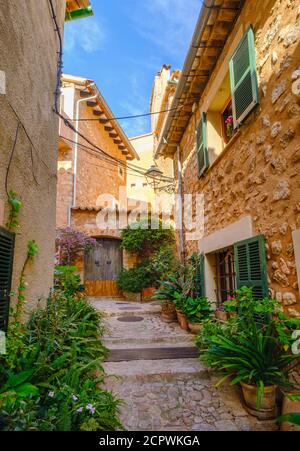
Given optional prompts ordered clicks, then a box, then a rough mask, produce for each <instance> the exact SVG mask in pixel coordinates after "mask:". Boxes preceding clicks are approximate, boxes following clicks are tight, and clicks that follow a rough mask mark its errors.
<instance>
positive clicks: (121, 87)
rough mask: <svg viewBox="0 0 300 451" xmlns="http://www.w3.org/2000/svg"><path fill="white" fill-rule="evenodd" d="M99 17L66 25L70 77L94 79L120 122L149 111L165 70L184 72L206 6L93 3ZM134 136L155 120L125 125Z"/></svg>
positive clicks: (160, 0)
mask: <svg viewBox="0 0 300 451" xmlns="http://www.w3.org/2000/svg"><path fill="white" fill-rule="evenodd" d="M91 2H92V5H93V9H94V13H95V16H94V17H90V18H87V19H82V20H77V21H74V22H69V23H66V26H65V41H64V42H65V43H64V72H65V73H68V74H72V75H78V76H83V77H86V78H91V79H93V80H95V81H96V83H97V85H98V87H99V89H100V91H101V92H102V94H103V96H104V97H105V99H106V100H107V102H108V104H109V105H110V107H111V109H112V111H113V112H114V114H115V115H116V116H128V115H134V114H143V113H146V112H148V111H149V104H150V97H151V91H152V84H153V80H154V76H155V74H156V73H157V72H158V71H159V70H160V68H161V66H162V65H163V64H171V65H172V68H173V69H181V68H182V65H183V62H184V58H185V55H186V52H187V49H188V46H189V44H190V41H191V37H192V34H193V31H194V27H195V24H196V21H197V18H198V15H199V11H200V8H201V4H202V0H91ZM120 123H121V125H122V126H123V128H124V129H125V131H126V132H127V134H128V136H136V135H139V134H143V133H147V132H149V131H150V120H149V118H138V119H130V120H126V121H124V120H123V121H120Z"/></svg>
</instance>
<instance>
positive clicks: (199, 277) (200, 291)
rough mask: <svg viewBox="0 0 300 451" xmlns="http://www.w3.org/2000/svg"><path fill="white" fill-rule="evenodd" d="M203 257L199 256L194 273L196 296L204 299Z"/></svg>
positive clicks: (202, 255)
mask: <svg viewBox="0 0 300 451" xmlns="http://www.w3.org/2000/svg"><path fill="white" fill-rule="evenodd" d="M204 262H205V257H204V254H201V255H200V261H199V265H198V269H197V273H196V293H195V295H196V296H199V297H201V296H202V297H204V296H205V275H204V269H205V266H204V265H205V263H204Z"/></svg>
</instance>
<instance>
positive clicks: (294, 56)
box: [181, 0, 300, 315]
mask: <svg viewBox="0 0 300 451" xmlns="http://www.w3.org/2000/svg"><path fill="white" fill-rule="evenodd" d="M263 3H264V7H262V2H261V0H251V1H249V0H248V1H246V4H245V7H244V9H243V10H242V12H241V16H240V17H239V19H238V21H237V23H236V25H235V28H234V30H233V32H232V34H231V36H230V38H229V40H228V42H227V44H226V46H225V48H224V51H223V53H222V55H221V57H220V59H219V62H218V64H217V67H216V69H215V70H214V72H213V74H212V77H211V79H210V81H209V83H208V86H207V87H206V90H205V92H204V95H203V96H202V99H201V100H200V103H199V105H198V108H197V110H196V112H195V114H194V115H193V117H192V118H191V119H190V121H189V125H188V127H187V129H186V131H185V134H184V136H183V139H182V141H181V148H182V154H183V168H184V170H183V174H184V192H185V193H197V192H203V193H204V196H205V236H208V235H210V234H211V233H213V232H215V231H217V230H219V229H221V228H223V227H226V226H227V225H229V224H231V223H234V222H236V221H237V220H238V219H239V218H241V217H242V216H244V215H251V217H252V223H253V231H254V234H255V235H256V234H264V235H265V237H266V240H267V258H268V274H269V283H270V284H269V285H270V293H271V295H272V296H274V297H277V299H278V300H280V301H283V304H284V305H285V306H286V307H287V308H288V309H289V313H290V314H291V315H297V311H298V312H300V304H299V287H298V284H297V274H296V265H295V257H294V249H293V241H292V231H293V230H295V229H299V228H300V176H299V172H300V142H299V141H300V140H299V138H300V7H299V3H298V2H297V1H295V0H282V1H281V0H268V1H267V0H266V1H264V2H263ZM250 24H252V25H253V27H254V32H255V39H256V51H257V67H258V74H259V90H260V96H261V103H260V105H259V107H258V108H257V109H256V110H255V112H254V113H252V114H251V115H250V117H249V118H248V119H247V120H246V122H245V123H244V124H243V126H242V127H241V128H240V130H239V132H238V134H237V135H236V136H235V137H234V139H233V140H232V142H231V144H230V145H229V146H227V148H226V149H225V150H224V151H223V153H222V154H221V155H220V156H219V157H218V159H217V160H216V161H215V162H214V164H213V165H212V166H211V167H210V168H209V169H208V171H207V173H206V175H205V176H204V177H202V178H200V179H199V178H198V174H197V161H196V154H195V146H196V143H195V124H197V123H198V121H199V118H200V113H201V111H202V110H203V105H204V103H205V100H206V98H207V95H208V93H209V91H210V88H211V86H212V84H213V82H214V80H215V78H216V77H217V74H218V70H219V68H220V66H221V64H222V62H223V60H224V59H225V55H227V52H228V50H229V48H230V45H231V43H232V41H233V40H234V38H235V36H236V35H237V33H238V31H239V30H240V29H242V31H243V32H245V31H246V30H247V28H248V26H249V25H250ZM201 108H202V109H201ZM198 246H199V242H197V241H187V243H186V247H187V253H188V254H191V253H192V252H193V251H197V250H198ZM294 304H295V305H294Z"/></svg>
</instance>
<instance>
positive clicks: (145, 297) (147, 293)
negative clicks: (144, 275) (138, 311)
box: [142, 287, 157, 302]
mask: <svg viewBox="0 0 300 451" xmlns="http://www.w3.org/2000/svg"><path fill="white" fill-rule="evenodd" d="M156 290H157V288H154V287H151V288H143V290H142V302H147V301H152V296H153V295H154V293H155V291H156Z"/></svg>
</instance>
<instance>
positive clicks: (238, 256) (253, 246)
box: [234, 235, 269, 299]
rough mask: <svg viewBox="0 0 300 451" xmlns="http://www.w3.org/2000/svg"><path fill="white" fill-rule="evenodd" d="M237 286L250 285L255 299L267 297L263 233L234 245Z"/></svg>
mask: <svg viewBox="0 0 300 451" xmlns="http://www.w3.org/2000/svg"><path fill="white" fill-rule="evenodd" d="M234 254H235V267H236V279H237V288H241V287H243V286H246V287H252V288H253V295H254V298H255V299H263V298H265V297H268V295H269V293H268V275H267V260H266V246H265V238H264V236H263V235H259V236H256V237H254V238H250V239H248V240H245V241H240V242H239V243H236V244H235V245H234Z"/></svg>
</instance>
